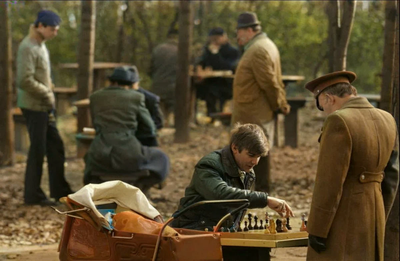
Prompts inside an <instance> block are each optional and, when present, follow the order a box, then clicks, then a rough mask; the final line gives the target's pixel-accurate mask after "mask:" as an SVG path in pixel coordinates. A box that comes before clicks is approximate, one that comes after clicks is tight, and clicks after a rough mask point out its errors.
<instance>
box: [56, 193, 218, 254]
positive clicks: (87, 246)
mask: <svg viewBox="0 0 400 261" xmlns="http://www.w3.org/2000/svg"><path fill="white" fill-rule="evenodd" d="M67 203H68V204H67V205H68V206H69V208H70V209H75V210H76V209H77V207H76V206H73V205H74V204H71V201H69V202H68V199H67ZM94 223H96V222H95V221H93V220H92V219H91V215H90V211H89V213H87V212H76V213H75V214H74V216H71V215H67V217H66V220H65V223H64V228H63V232H62V236H61V241H60V244H59V252H60V260H61V261H75V260H79V261H81V260H98V261H120V260H130V261H131V260H132V261H136V260H137V261H151V260H152V258H153V254H154V251H155V246H156V242H157V238H158V236H157V235H154V234H141V233H130V232H124V231H115V230H112V231H108V230H106V229H104V228H101V229H100V230H99V229H98V228H99V227H98V225H95V224H94ZM180 233H181V234H178V233H177V234H176V235H174V236H164V237H162V238H161V242H160V246H159V250H158V255H157V260H168V261H169V260H171V261H200V260H201V261H216V260H222V248H221V240H220V234H218V233H211V232H208V233H206V232H201V231H195V230H190V231H186V230H181V231H180Z"/></svg>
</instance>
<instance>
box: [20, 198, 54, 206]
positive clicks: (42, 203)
mask: <svg viewBox="0 0 400 261" xmlns="http://www.w3.org/2000/svg"><path fill="white" fill-rule="evenodd" d="M25 205H28V206H34V205H39V206H42V207H50V206H53V207H54V206H58V205H59V203H58V202H55V201H52V200H49V199H43V200H41V201H38V202H25Z"/></svg>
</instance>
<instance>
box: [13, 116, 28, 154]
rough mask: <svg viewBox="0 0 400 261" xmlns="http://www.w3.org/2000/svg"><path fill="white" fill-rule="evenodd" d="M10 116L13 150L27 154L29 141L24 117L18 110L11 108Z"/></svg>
mask: <svg viewBox="0 0 400 261" xmlns="http://www.w3.org/2000/svg"><path fill="white" fill-rule="evenodd" d="M12 114H13V120H14V137H15V138H14V139H15V144H14V148H15V150H16V151H19V152H23V153H28V151H29V145H30V140H29V133H28V129H27V127H26V121H25V118H24V115H22V111H21V109H20V108H13V109H12Z"/></svg>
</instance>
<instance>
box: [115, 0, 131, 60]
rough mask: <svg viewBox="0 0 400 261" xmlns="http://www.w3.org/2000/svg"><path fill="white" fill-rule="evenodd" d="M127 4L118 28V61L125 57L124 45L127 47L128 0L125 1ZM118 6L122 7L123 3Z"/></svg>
mask: <svg viewBox="0 0 400 261" xmlns="http://www.w3.org/2000/svg"><path fill="white" fill-rule="evenodd" d="M123 4H124V5H125V6H126V9H125V10H122V18H121V21H120V24H119V30H118V47H117V50H116V51H117V55H116V61H117V62H119V63H120V62H122V58H123V57H124V55H123V54H124V47H125V24H126V20H127V15H128V13H129V5H128V1H124V3H123ZM118 8H121V5H120V6H118Z"/></svg>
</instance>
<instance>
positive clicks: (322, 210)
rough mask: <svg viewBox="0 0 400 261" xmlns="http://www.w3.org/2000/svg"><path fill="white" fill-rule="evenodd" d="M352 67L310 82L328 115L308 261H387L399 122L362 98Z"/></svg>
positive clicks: (309, 225)
mask: <svg viewBox="0 0 400 261" xmlns="http://www.w3.org/2000/svg"><path fill="white" fill-rule="evenodd" d="M355 79H356V75H355V73H353V72H349V71H339V72H334V73H329V74H327V75H324V76H322V77H319V78H317V79H315V80H313V81H311V82H309V83H307V84H306V86H305V87H306V88H307V89H308V90H309V91H311V92H312V93H313V94H314V97H315V101H316V104H317V108H318V109H319V110H322V111H324V112H326V114H327V115H328V116H327V118H326V120H325V122H324V125H323V128H322V133H321V136H320V138H319V142H320V152H319V160H318V169H317V176H316V179H315V186H314V192H313V198H312V203H311V210H310V215H309V219H308V222H307V231H308V233H309V248H308V253H307V260H318V261H321V260H322V261H323V260H383V250H384V237H385V223H386V220H387V218H388V215H389V213H390V209H391V207H392V204H393V202H394V198H395V195H396V192H397V189H398V182H399V161H398V155H399V154H398V137H397V128H396V122H395V120H394V118H393V117H392V115H390V114H389V113H387V112H385V111H383V110H380V109H376V108H374V107H373V106H372V105H371V104H370V103H369V102H368V100H367V99H366V98H364V97H358V96H357V91H356V89H355V88H354V87H353V86H352V85H351V82H353V81H354V80H355Z"/></svg>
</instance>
